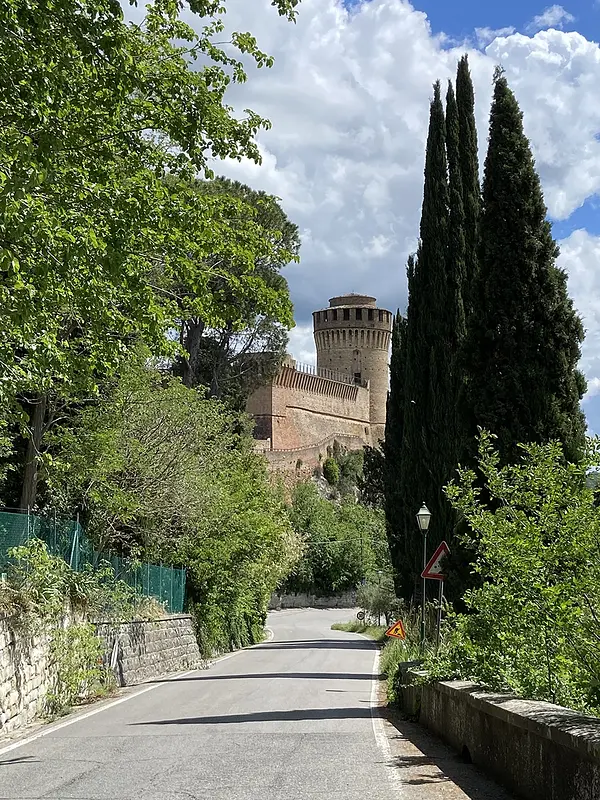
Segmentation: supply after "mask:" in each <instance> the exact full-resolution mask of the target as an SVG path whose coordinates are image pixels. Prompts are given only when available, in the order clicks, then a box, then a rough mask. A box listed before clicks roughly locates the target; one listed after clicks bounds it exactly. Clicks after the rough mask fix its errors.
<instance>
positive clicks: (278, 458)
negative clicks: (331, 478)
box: [264, 434, 364, 479]
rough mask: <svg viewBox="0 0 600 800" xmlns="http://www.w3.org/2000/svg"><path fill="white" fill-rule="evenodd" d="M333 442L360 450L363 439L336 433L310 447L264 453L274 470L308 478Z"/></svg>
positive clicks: (325, 455) (325, 456)
mask: <svg viewBox="0 0 600 800" xmlns="http://www.w3.org/2000/svg"><path fill="white" fill-rule="evenodd" d="M334 442H339V444H341V445H343V446H344V447H345V448H346V449H347V450H360V449H361V448H362V447H363V445H364V441H363V440H362V439H359V438H356V437H354V436H345V435H344V434H338V435H337V436H330V437H328V438H327V439H326V440H325V441H323V442H320V443H319V444H316V445H313V446H312V447H303V448H299V449H297V450H271V451H270V452H265V453H264V455H265V456H266V458H267V461H268V462H269V464H270V467H271V469H272V470H273V471H274V472H283V473H286V474H289V473H293V472H295V473H296V474H297V475H298V477H300V478H303V479H305V478H309V477H310V476H311V475H312V472H313V470H314V469H315V467H318V466H319V465H320V464H322V463H323V461H324V460H325V459H326V458H327V448H328V447H333V443H334Z"/></svg>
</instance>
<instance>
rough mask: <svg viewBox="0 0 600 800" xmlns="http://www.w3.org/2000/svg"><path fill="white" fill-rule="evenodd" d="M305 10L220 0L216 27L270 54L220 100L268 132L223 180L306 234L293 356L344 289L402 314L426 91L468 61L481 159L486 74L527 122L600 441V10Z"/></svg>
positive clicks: (405, 5)
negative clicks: (249, 35)
mask: <svg viewBox="0 0 600 800" xmlns="http://www.w3.org/2000/svg"><path fill="white" fill-rule="evenodd" d="M565 1H566V5H564V6H563V5H558V4H556V5H554V4H549V5H544V2H543V0H542V2H536V0H519V2H517V0H504V2H503V3H488V2H483V1H482V0H452V2H450V1H449V0H415V1H414V3H412V4H411V3H409V2H407V0H302V2H301V3H300V6H299V15H298V19H297V23H296V24H290V23H288V22H287V21H285V20H282V19H280V18H279V17H278V16H277V14H276V12H274V10H273V8H272V7H271V4H270V0H228V3H227V8H228V13H227V25H228V27H231V29H232V30H251V31H252V32H253V33H254V34H255V35H256V37H257V39H258V43H259V45H260V47H261V48H262V49H263V50H266V51H267V52H269V53H270V54H272V55H273V56H274V57H275V64H274V66H273V67H272V69H264V70H255V69H251V70H250V72H249V79H248V82H247V83H246V84H244V85H242V86H235V87H233V88H232V89H231V90H230V93H229V96H228V98H227V99H228V101H229V102H230V103H231V105H232V106H233V107H234V108H236V109H237V110H239V111H240V113H241V111H242V110H243V109H244V108H252V109H253V110H254V111H256V112H258V113H260V114H262V115H264V116H266V117H268V118H269V119H270V120H271V122H272V128H271V130H269V131H266V132H263V133H261V134H260V136H259V143H260V149H261V153H262V157H263V161H262V164H261V165H260V166H257V165H255V164H252V163H250V162H244V161H242V162H240V163H238V162H220V163H218V164H215V165H214V168H215V170H216V171H217V172H218V173H221V174H224V175H228V176H229V177H232V178H236V179H238V180H241V181H244V182H246V183H248V184H250V185H251V186H253V187H254V188H257V189H264V190H266V191H268V192H270V193H272V194H274V195H276V196H277V197H279V198H281V202H282V206H283V208H284V209H285V211H286V213H287V214H288V216H289V217H290V219H291V220H292V221H293V222H295V223H296V224H297V225H298V226H299V228H300V231H301V236H302V249H301V261H300V264H298V265H291V266H290V267H288V268H287V269H286V271H285V274H286V277H287V279H288V281H289V285H290V290H291V296H292V300H293V302H294V306H295V318H296V323H297V324H296V328H295V329H294V330H293V331H292V332H291V336H290V351H291V352H292V354H293V355H294V356H295V357H296V358H298V359H299V360H300V361H304V362H307V361H308V362H314V359H315V354H314V345H313V342H312V330H311V312H312V311H313V310H316V309H319V308H323V307H325V306H327V304H328V299H329V298H330V297H333V296H334V295H336V294H342V293H345V292H360V293H367V294H372V295H375V296H376V297H377V299H378V302H379V305H380V306H383V307H385V308H388V309H390V310H395V309H396V308H400V310H401V311H403V310H404V309H405V307H406V301H407V288H406V274H405V264H406V259H407V256H408V255H409V253H411V252H412V251H414V250H415V247H416V242H417V235H418V225H419V215H420V206H421V199H422V181H423V163H424V147H425V137H426V134H427V118H428V109H429V100H430V97H431V93H432V88H431V87H432V83H433V82H434V81H435V80H436V79H438V78H439V79H441V80H442V81H443V82H446V81H447V80H448V79H449V78H452V77H453V76H454V75H455V71H456V64H457V61H458V59H459V57H460V56H461V55H462V54H463V53H464V52H468V53H469V58H470V64H471V71H472V75H473V80H474V85H475V92H476V115H477V124H478V133H479V145H480V156H481V161H482V163H483V158H484V155H485V147H486V139H487V125H488V114H489V105H490V99H491V85H492V74H493V71H494V67H495V65H497V64H501V65H502V66H503V67H504V69H505V72H506V76H507V78H508V81H509V84H510V85H511V87H512V88H513V90H514V92H515V94H516V96H517V99H518V101H519V103H520V105H521V108H522V110H523V113H524V125H525V131H526V133H527V135H528V136H529V138H530V140H531V144H532V149H533V152H534V156H535V158H536V163H537V168H538V170H539V173H540V176H541V180H542V186H543V189H544V193H545V199H546V204H547V206H548V213H549V218H550V219H551V221H552V222H553V230H554V235H555V238H556V239H557V240H558V242H559V245H560V249H561V255H560V257H559V261H560V265H561V266H562V267H563V268H564V269H565V270H566V271H567V273H568V276H569V289H570V292H571V295H572V297H573V299H574V302H575V305H576V307H577V309H578V311H579V312H580V314H581V315H582V317H583V321H584V325H585V328H586V332H587V335H586V341H585V345H584V348H583V355H582V361H581V366H582V369H583V370H584V372H585V374H586V377H587V379H588V386H589V389H588V393H587V395H586V397H585V399H584V410H585V412H586V415H587V418H588V423H589V426H590V430H591V431H592V432H597V433H600V47H599V45H598V43H597V40H598V37H599V36H600V0H565Z"/></svg>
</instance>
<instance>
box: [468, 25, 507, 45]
mask: <svg viewBox="0 0 600 800" xmlns="http://www.w3.org/2000/svg"><path fill="white" fill-rule="evenodd" d="M515 30H516V28H514V27H513V26H512V25H511V26H510V27H508V28H495V29H494V28H475V38H476V40H477V46H478V47H486V46H487V45H488V44H489V43H490V42H493V41H494V39H498V37H500V36H510V35H511V34H512V33H514V32H515Z"/></svg>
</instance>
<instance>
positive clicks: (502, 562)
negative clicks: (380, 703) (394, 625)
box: [428, 433, 600, 713]
mask: <svg viewBox="0 0 600 800" xmlns="http://www.w3.org/2000/svg"><path fill="white" fill-rule="evenodd" d="M494 441H495V440H494V438H493V437H491V436H490V434H488V433H483V434H482V436H481V439H480V442H479V464H478V469H479V472H480V474H481V475H482V476H483V486H480V485H479V480H478V478H477V477H476V474H475V472H474V471H472V470H463V471H462V472H461V474H460V478H459V479H458V480H457V481H456V483H454V484H453V485H451V486H450V487H449V488H448V496H449V497H450V499H451V501H452V503H453V505H454V506H455V508H456V509H457V510H458V511H460V513H461V514H464V516H465V518H466V520H467V521H468V523H469V528H470V530H469V532H468V533H467V534H466V536H468V538H469V543H470V545H471V547H472V548H473V549H474V552H475V560H474V564H473V569H474V571H475V572H476V573H477V575H479V576H480V578H481V586H480V588H477V589H472V590H470V591H468V592H467V593H466V595H465V603H466V605H467V608H468V612H469V613H467V614H464V615H457V614H454V615H452V616H451V617H450V619H449V621H448V623H447V624H446V626H445V632H444V644H443V649H442V651H441V653H440V656H439V658H438V659H436V660H430V663H429V665H428V666H429V669H430V672H431V674H432V675H433V676H442V675H443V676H444V677H450V676H458V677H461V678H469V679H475V680H481V681H483V682H484V683H486V684H487V685H489V686H491V687H493V688H496V689H501V690H510V691H513V692H515V693H516V694H518V695H521V696H524V697H529V698H535V699H546V700H551V701H552V702H556V703H559V704H561V705H566V706H571V707H575V708H580V709H586V710H592V711H595V712H596V713H597V712H598V710H599V709H600V657H599V652H600V651H599V650H598V641H599V640H600V606H599V602H598V586H599V585H600V547H599V542H600V536H599V533H600V511H599V509H598V508H597V505H596V502H595V495H594V490H593V488H591V487H588V486H587V481H586V470H587V469H588V468H589V467H596V466H597V465H598V463H599V462H600V443H599V442H598V441H597V440H594V441H591V442H590V443H589V448H588V454H587V457H586V459H585V461H584V462H583V463H577V464H573V463H569V462H567V461H565V459H564V455H563V451H562V448H561V446H560V444H558V443H550V444H544V445H537V444H532V445H527V446H522V447H521V448H520V450H521V454H522V458H521V460H520V462H519V463H517V464H514V465H509V466H502V457H501V455H500V453H499V452H498V450H496V449H494V446H493V444H494Z"/></svg>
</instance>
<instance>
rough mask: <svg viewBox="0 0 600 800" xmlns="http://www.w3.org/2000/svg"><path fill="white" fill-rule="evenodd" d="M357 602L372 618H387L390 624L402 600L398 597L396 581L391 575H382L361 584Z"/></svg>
mask: <svg viewBox="0 0 600 800" xmlns="http://www.w3.org/2000/svg"><path fill="white" fill-rule="evenodd" d="M356 602H357V603H358V605H359V606H360V608H362V609H364V610H365V611H366V613H367V616H368V617H369V618H370V619H372V620H375V619H380V618H381V617H383V618H384V619H385V623H386V625H389V624H390V622H391V621H392V618H394V615H395V614H397V613H398V611H399V609H400V601H399V600H398V598H397V597H396V592H395V590H394V581H393V579H392V576H391V575H382V576H379V577H378V578H377V579H373V578H371V579H370V580H369V581H368V582H367V583H364V584H362V585H361V586H359V589H358V593H357V596H356Z"/></svg>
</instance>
